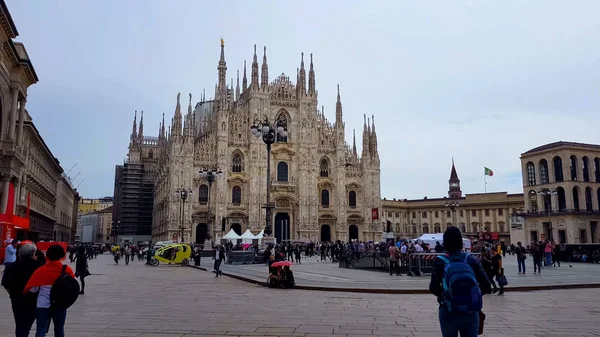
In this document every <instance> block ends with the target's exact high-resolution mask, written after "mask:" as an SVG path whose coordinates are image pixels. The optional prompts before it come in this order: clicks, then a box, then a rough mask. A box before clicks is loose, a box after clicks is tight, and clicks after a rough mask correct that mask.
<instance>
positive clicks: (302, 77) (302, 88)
mask: <svg viewBox="0 0 600 337" xmlns="http://www.w3.org/2000/svg"><path fill="white" fill-rule="evenodd" d="M297 86H298V93H299V95H298V96H299V97H303V96H305V95H306V70H304V53H301V54H300V74H299V77H298V84H297Z"/></svg>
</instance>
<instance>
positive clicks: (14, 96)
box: [0, 0, 52, 238]
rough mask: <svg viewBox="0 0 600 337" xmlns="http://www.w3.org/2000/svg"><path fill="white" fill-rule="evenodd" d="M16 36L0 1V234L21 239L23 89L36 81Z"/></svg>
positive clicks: (26, 223)
mask: <svg viewBox="0 0 600 337" xmlns="http://www.w3.org/2000/svg"><path fill="white" fill-rule="evenodd" d="M18 35H19V33H18V31H17V27H16V25H15V23H14V21H13V19H12V17H11V15H10V12H9V11H8V7H7V6H6V3H5V1H4V0H0V43H1V44H2V48H0V179H1V180H2V181H1V184H0V189H1V191H0V217H1V219H0V220H1V221H0V222H1V223H2V224H3V226H4V227H5V228H3V232H2V236H3V237H7V236H9V237H10V236H11V235H12V237H19V238H22V237H23V236H24V233H25V231H24V230H27V229H29V226H30V222H29V221H28V220H27V219H25V218H23V216H25V212H21V213H18V212H20V211H22V209H19V204H21V205H22V197H23V195H22V194H21V192H22V191H23V189H22V187H21V185H22V183H23V179H24V174H25V173H24V168H25V161H26V160H27V159H26V153H25V150H24V142H25V135H24V133H25V131H24V129H25V122H26V118H27V112H26V110H25V104H26V102H27V89H28V88H29V87H30V86H31V85H33V84H35V83H37V82H38V77H37V74H36V72H35V70H34V68H33V65H32V63H31V60H30V59H29V55H28V54H27V51H26V50H25V46H24V45H23V44H22V43H20V42H16V41H15V40H14V39H15V38H16V37H17V36H18ZM37 224H38V223H37V222H36V225H37ZM13 230H15V233H12V231H13ZM9 231H10V232H11V233H9ZM16 231H19V233H16ZM50 233H52V230H50Z"/></svg>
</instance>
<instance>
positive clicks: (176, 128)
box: [171, 93, 182, 137]
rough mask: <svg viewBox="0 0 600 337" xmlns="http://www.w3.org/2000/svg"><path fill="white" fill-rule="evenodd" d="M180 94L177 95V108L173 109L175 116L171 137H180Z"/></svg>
mask: <svg viewBox="0 0 600 337" xmlns="http://www.w3.org/2000/svg"><path fill="white" fill-rule="evenodd" d="M180 100H181V93H178V94H177V106H176V107H175V115H174V116H173V123H172V128H171V134H172V136H174V137H176V136H181V128H182V120H181V119H182V116H181V103H180Z"/></svg>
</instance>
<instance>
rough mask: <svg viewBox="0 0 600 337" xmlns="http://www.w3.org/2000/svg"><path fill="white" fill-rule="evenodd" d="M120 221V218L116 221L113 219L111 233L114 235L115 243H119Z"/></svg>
mask: <svg viewBox="0 0 600 337" xmlns="http://www.w3.org/2000/svg"><path fill="white" fill-rule="evenodd" d="M120 223H121V220H118V221H116V222H115V221H113V222H112V224H113V233H114V235H115V245H118V244H119V224H120Z"/></svg>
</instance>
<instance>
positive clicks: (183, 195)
mask: <svg viewBox="0 0 600 337" xmlns="http://www.w3.org/2000/svg"><path fill="white" fill-rule="evenodd" d="M192 193H193V192H192V190H191V189H189V188H188V189H186V188H183V187H181V188H178V189H176V190H175V195H177V196H179V220H180V222H181V226H179V229H181V239H180V242H181V243H183V230H184V229H185V227H184V226H183V213H184V212H185V201H186V200H187V198H188V196H189V195H190V194H192Z"/></svg>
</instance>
